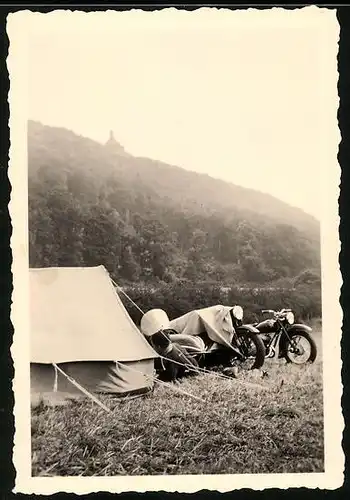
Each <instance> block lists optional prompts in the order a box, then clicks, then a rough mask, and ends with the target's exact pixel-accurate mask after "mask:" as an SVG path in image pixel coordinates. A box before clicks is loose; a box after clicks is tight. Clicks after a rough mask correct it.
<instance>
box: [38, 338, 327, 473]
mask: <svg viewBox="0 0 350 500" xmlns="http://www.w3.org/2000/svg"><path fill="white" fill-rule="evenodd" d="M320 338H321V336H320V333H317V335H316V340H317V342H318V345H319V350H320V355H319V357H318V360H317V361H316V363H314V364H313V365H309V366H291V365H286V364H285V362H284V361H278V362H276V361H267V362H266V366H265V367H264V369H265V370H267V372H268V376H267V377H263V378H262V377H261V374H260V373H254V372H246V373H240V374H239V377H238V378H237V379H232V380H223V379H218V378H214V377H213V376H212V375H207V374H203V375H200V376H196V377H191V378H188V379H185V380H183V381H182V382H178V383H177V384H176V385H177V387H179V388H182V389H183V390H185V391H187V392H188V393H191V394H193V395H195V396H197V397H199V398H201V401H198V400H194V399H192V398H190V397H187V396H185V395H182V394H178V393H176V392H174V391H172V390H171V389H170V388H168V387H164V386H159V385H158V384H157V385H156V387H155V389H154V391H153V392H152V393H150V394H149V395H147V396H144V397H141V398H136V399H131V400H116V399H110V398H106V397H105V398H100V399H101V400H103V401H104V402H105V403H106V404H107V405H108V406H109V407H110V408H112V409H113V412H112V413H111V414H108V413H106V412H104V410H103V409H100V408H99V407H98V406H96V405H95V404H94V403H92V402H86V401H85V402H83V401H80V402H72V403H70V404H69V405H68V406H63V407H54V408H50V407H44V406H39V407H37V408H36V409H33V410H32V474H33V475H34V476H67V475H68V476H77V475H83V476H92V475H95V476H110V475H145V474H155V475H159V474H235V473H286V472H289V473H296V472H299V473H300V472H304V473H306V472H322V471H323V459H324V456H323V393H322V363H321V359H322V355H321V346H320Z"/></svg>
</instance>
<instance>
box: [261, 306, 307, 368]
mask: <svg viewBox="0 0 350 500" xmlns="http://www.w3.org/2000/svg"><path fill="white" fill-rule="evenodd" d="M261 312H262V314H271V315H272V318H268V319H265V320H263V321H261V322H260V323H253V326H254V327H255V328H256V329H257V330H258V331H259V336H260V338H261V340H262V341H263V343H264V346H265V350H266V358H273V357H276V356H278V358H285V359H286V361H287V363H294V364H298V365H302V364H306V363H313V362H314V361H315V360H316V358H317V345H316V342H315V340H314V339H313V337H312V336H311V332H312V328H310V327H309V326H307V325H304V324H299V323H295V322H294V321H295V318H294V313H293V311H292V310H291V309H281V310H280V311H274V310H272V309H267V310H263V311H261Z"/></svg>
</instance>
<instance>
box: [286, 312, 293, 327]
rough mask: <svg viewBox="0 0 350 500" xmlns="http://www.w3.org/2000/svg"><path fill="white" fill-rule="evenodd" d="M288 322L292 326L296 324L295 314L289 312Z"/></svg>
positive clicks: (287, 315)
mask: <svg viewBox="0 0 350 500" xmlns="http://www.w3.org/2000/svg"><path fill="white" fill-rule="evenodd" d="M286 320H287V321H288V323H289V324H290V325H292V324H293V323H294V314H293V313H292V312H288V313H287V314H286Z"/></svg>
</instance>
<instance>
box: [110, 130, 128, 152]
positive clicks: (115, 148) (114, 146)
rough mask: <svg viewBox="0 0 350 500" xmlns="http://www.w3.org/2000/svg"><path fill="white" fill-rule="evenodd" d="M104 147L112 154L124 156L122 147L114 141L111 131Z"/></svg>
mask: <svg viewBox="0 0 350 500" xmlns="http://www.w3.org/2000/svg"><path fill="white" fill-rule="evenodd" d="M106 147H107V148H108V149H109V150H110V151H112V152H114V153H119V154H121V153H122V154H125V151H124V148H123V146H122V145H121V144H120V143H119V142H118V141H117V140H116V139H115V137H114V132H113V130H110V131H109V138H108V141H107V142H106Z"/></svg>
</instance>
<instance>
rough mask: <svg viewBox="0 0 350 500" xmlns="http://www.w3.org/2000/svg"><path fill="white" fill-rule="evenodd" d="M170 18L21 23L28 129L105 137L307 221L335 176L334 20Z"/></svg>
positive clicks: (300, 16) (75, 17) (216, 14)
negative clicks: (264, 197) (253, 193)
mask: <svg viewBox="0 0 350 500" xmlns="http://www.w3.org/2000/svg"><path fill="white" fill-rule="evenodd" d="M170 12H171V14H170V15H169V14H167V13H166V12H165V11H163V12H159V13H157V14H155V13H149V14H145V13H140V14H137V13H135V14H127V13H123V14H121V13H115V14H113V15H111V14H110V13H101V14H99V15H96V14H79V13H73V14H72V13H68V12H62V13H61V15H60V16H58V17H57V15H56V16H55V15H53V16H52V15H48V14H44V15H41V14H35V15H32V16H29V17H27V18H26V22H25V24H24V25H23V36H22V38H21V40H22V45H21V47H22V49H21V50H23V51H24V52H23V53H25V57H26V64H27V66H26V67H25V68H26V69H25V71H26V74H27V78H26V85H27V92H28V117H29V118H30V119H34V120H39V121H41V122H42V123H44V124H47V125H54V126H63V127H67V128H69V129H71V130H73V131H75V132H77V133H79V134H82V135H84V136H87V137H90V138H93V139H96V140H98V141H101V142H104V141H106V140H107V138H108V134H109V130H110V129H113V130H114V132H115V136H116V139H117V140H118V141H119V142H121V143H122V144H123V146H124V147H125V149H126V150H127V151H129V152H130V153H132V154H134V155H138V156H146V157H150V158H154V159H158V160H162V161H165V162H168V163H171V164H175V165H178V166H182V167H184V168H186V169H189V170H194V171H196V172H205V173H207V174H209V175H211V176H214V177H218V178H221V179H224V180H227V181H230V182H233V183H235V184H238V185H241V186H246V187H250V188H253V189H258V190H261V191H264V192H267V193H270V194H272V195H274V196H277V197H278V198H280V199H282V200H284V201H286V202H288V203H290V204H292V205H294V206H298V207H300V208H302V209H304V210H305V211H307V212H309V213H311V214H313V215H315V216H316V217H319V216H320V209H321V202H322V194H321V192H320V191H319V187H320V179H321V177H322V176H321V173H322V171H323V170H324V169H325V168H329V167H330V166H332V167H334V166H336V165H337V164H336V163H335V162H336V158H335V157H334V132H335V130H334V129H335V126H336V108H337V105H338V103H337V102H336V101H335V100H334V99H335V98H336V97H337V89H336V84H337V73H336V55H337V45H336V44H337V40H338V34H337V32H336V31H334V27H335V23H334V18H335V13H334V12H333V13H332V11H326V13H325V12H324V10H323V9H322V10H320V9H317V8H314V9H313V8H311V11H310V10H308V9H302V10H294V11H283V10H282V11H281V14H282V16H281V15H280V16H279V17H277V16H276V9H273V10H270V11H264V12H261V11H260V12H258V15H257V14H256V12H254V11H241V12H232V13H230V14H226V15H224V13H223V11H215V10H212V11H208V12H207V11H203V13H202V14H200V13H199V12H197V13H192V14H191V13H186V12H184V11H183V12H176V11H174V10H173V9H172V10H171V11H170ZM206 12H207V13H206ZM320 12H321V14H322V12H323V15H317V14H320ZM328 12H329V13H330V16H329V15H327V14H328ZM23 67H24V66H23ZM332 141H333V142H332ZM332 148H333V149H332ZM332 155H333V156H332Z"/></svg>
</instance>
